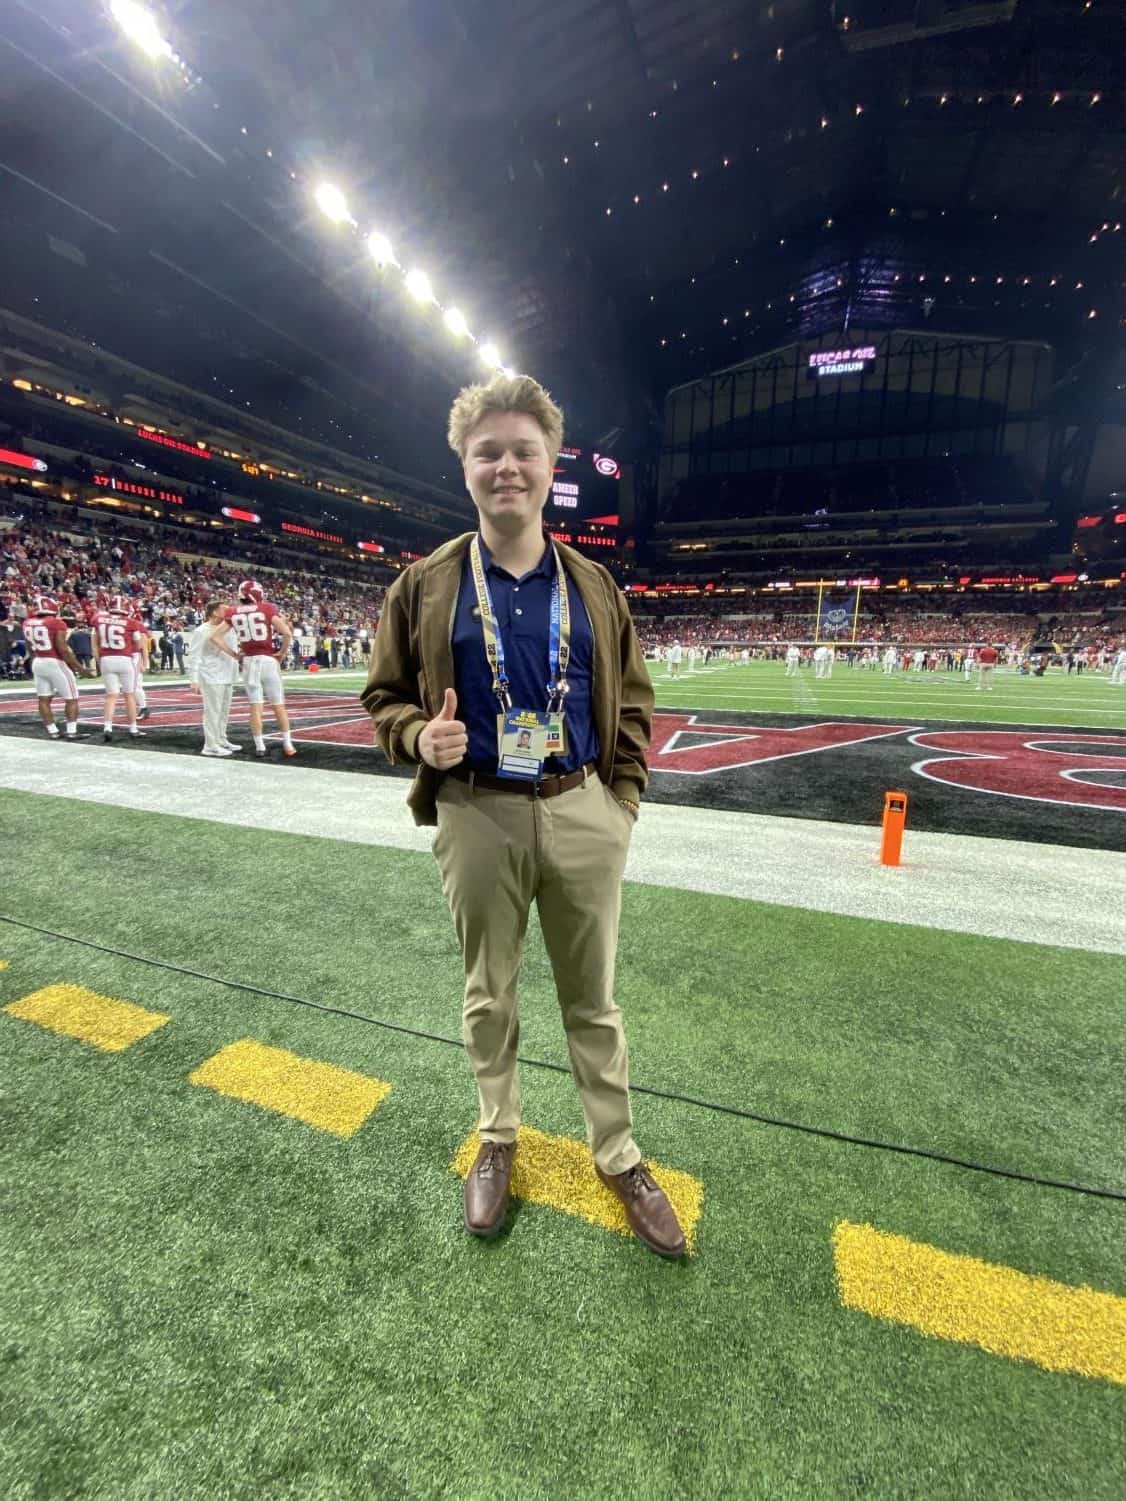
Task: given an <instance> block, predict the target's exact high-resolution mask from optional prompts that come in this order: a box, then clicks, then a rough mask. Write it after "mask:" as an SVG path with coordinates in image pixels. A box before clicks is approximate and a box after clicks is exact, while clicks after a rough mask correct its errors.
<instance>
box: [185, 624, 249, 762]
mask: <svg viewBox="0 0 1126 1501" xmlns="http://www.w3.org/2000/svg"><path fill="white" fill-rule="evenodd" d="M224 609H225V607H224V606H223V604H222V603H220V601H219V600H212V602H211V603H210V604H209V605H208V607H207V609H206V611H205V612H204V620H203V624H202V625H198V626H196V628H195V630H194V631H193V632H192V634H191V636H190V637H189V638H188V651H187V663H186V666H187V669H188V682H189V683H190V684H191V685H192V688H193V689H194V690H195V691H196V692H198V693H199V695H200V697H201V698H202V699H203V751H202V754H203V755H205V756H217V757H223V758H226V757H227V756H233V755H234V754H235V752H236V751H239V750H241V749H242V746H240V745H236V744H235V743H234V741H233V740H231V739H230V737H229V735H228V734H227V721H228V720H229V719H230V714H231V697H232V695H233V693H234V691H235V683H236V682H237V681H238V668H239V664H238V652H237V650H236V646H237V639H238V638H237V637H236V636H235V633H234V631H233V630H232V629H231V627H230V626H229V625H228V624H227V622H226V621H225V620H224V618H223V615H224Z"/></svg>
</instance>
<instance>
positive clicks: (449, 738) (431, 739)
mask: <svg viewBox="0 0 1126 1501" xmlns="http://www.w3.org/2000/svg"><path fill="white" fill-rule="evenodd" d="M468 749H469V736H468V733H467V732H466V728H465V725H464V724H463V723H462V722H461V720H460V719H458V718H457V694H456V693H455V692H454V690H453V689H452V688H447V689H446V696H445V698H444V699H443V701H442V707H441V709H440V710H439V711H438V713H437V714H436V715H435V717H434V718H433V719H432V720H431V721H430V723H429V724H428V725H426V726H425V727H424V729H423V731H422V733H421V735H419V737H418V753H419V755H420V756H421V757H422V759H423V760H424V761H425V762H426V764H427V766H433V767H434V769H435V771H449V769H450V767H451V766H456V765H457V764H458V762H459V761H463V760H464V759H465V754H466V752H467V751H468Z"/></svg>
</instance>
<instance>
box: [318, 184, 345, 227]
mask: <svg viewBox="0 0 1126 1501" xmlns="http://www.w3.org/2000/svg"><path fill="white" fill-rule="evenodd" d="M313 197H314V198H315V199H316V201H317V207H318V208H319V209H320V211H321V213H322V214H324V215H325V216H326V218H329V219H331V220H332V222H333V223H334V224H348V223H350V222H351V219H352V215H351V214H350V213H349V212H348V202H347V199H346V198H345V197H344V194H343V193H342V192H341V191H340V189H339V188H338V187H336V186H335V185H334V184H333V183H331V182H322V183H321V184H320V185H319V186H318V188H317V191H316V192H315V193H314V194H313Z"/></svg>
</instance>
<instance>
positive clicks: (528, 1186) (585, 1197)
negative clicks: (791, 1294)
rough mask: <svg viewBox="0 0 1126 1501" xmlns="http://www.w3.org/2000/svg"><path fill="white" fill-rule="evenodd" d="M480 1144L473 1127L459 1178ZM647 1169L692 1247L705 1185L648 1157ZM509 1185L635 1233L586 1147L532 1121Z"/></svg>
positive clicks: (521, 1136)
mask: <svg viewBox="0 0 1126 1501" xmlns="http://www.w3.org/2000/svg"><path fill="white" fill-rule="evenodd" d="M480 1145H481V1141H480V1138H479V1137H478V1135H477V1132H476V1131H473V1132H471V1133H470V1134H469V1135H468V1136H467V1137H466V1139H465V1140H464V1141H463V1142H462V1144H461V1146H460V1147H459V1148H458V1151H457V1156H456V1157H455V1158H454V1160H453V1162H452V1163H451V1164H450V1167H451V1170H452V1171H453V1172H455V1173H457V1175H458V1177H459V1178H467V1177H468V1176H469V1170H470V1168H471V1167H472V1166H473V1163H474V1160H475V1159H476V1156H477V1152H478V1150H479V1148H480ZM649 1169H650V1171H651V1172H652V1174H653V1177H654V1179H655V1180H656V1181H657V1182H658V1183H659V1184H660V1186H661V1187H662V1188H663V1189H664V1191H665V1193H666V1194H668V1197H669V1202H670V1203H671V1204H672V1207H673V1209H674V1210H675V1211H676V1217H677V1219H678V1220H679V1221H680V1225H681V1229H682V1230H683V1231H684V1238H685V1240H686V1241H687V1242H688V1250H689V1252H690V1253H691V1252H692V1251H693V1250H694V1249H695V1239H696V1225H697V1223H698V1221H699V1219H700V1214H701V1211H702V1210H703V1207H704V1185H703V1184H702V1183H701V1182H700V1180H699V1179H698V1178H693V1177H692V1176H691V1174H690V1173H682V1172H678V1171H677V1169H676V1168H671V1167H660V1166H658V1164H657V1163H655V1162H650V1163H649ZM511 1191H512V1193H513V1194H514V1195H515V1196H516V1198H518V1199H526V1200H527V1201H528V1202H529V1203H531V1204H546V1205H547V1206H548V1207H549V1208H550V1209H560V1210H562V1211H563V1213H564V1214H573V1215H575V1216H577V1218H579V1219H582V1220H587V1221H588V1222H589V1223H590V1224H592V1225H598V1226H600V1227H601V1228H602V1229H603V1230H616V1231H618V1232H619V1234H621V1235H632V1233H633V1232H632V1231H631V1230H630V1227H629V1221H628V1220H627V1219H626V1212H625V1209H624V1208H623V1206H622V1203H621V1200H620V1199H618V1198H617V1197H616V1196H615V1195H614V1194H612V1193H611V1192H610V1190H609V1189H608V1188H606V1187H604V1186H603V1184H602V1183H601V1182H600V1181H599V1180H598V1178H597V1177H596V1176H595V1172H594V1159H593V1158H592V1157H591V1154H590V1148H589V1147H588V1146H587V1145H586V1143H585V1142H581V1141H574V1140H572V1138H571V1137H569V1136H548V1135H547V1134H546V1132H544V1131H536V1130H534V1129H533V1128H532V1127H531V1126H521V1127H520V1130H519V1132H518V1134H517V1137H516V1155H515V1157H514V1158H513V1160H512V1183H511Z"/></svg>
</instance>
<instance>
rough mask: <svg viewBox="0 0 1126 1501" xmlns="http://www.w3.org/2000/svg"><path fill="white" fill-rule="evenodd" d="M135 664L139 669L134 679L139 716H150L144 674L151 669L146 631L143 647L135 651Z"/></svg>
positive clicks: (142, 638)
mask: <svg viewBox="0 0 1126 1501" xmlns="http://www.w3.org/2000/svg"><path fill="white" fill-rule="evenodd" d="M133 666H134V667H135V668H136V669H137V670H136V673H135V674H134V679H133V697H134V698H135V699H136V700H137V718H138V719H147V718H148V717H149V700H148V695H147V694H146V692H145V684H144V675H145V673H146V672H148V670H149V638H148V632H147V631H146V632H145V634H144V635H142V637H141V649H140V651H135V652H134V653H133Z"/></svg>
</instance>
